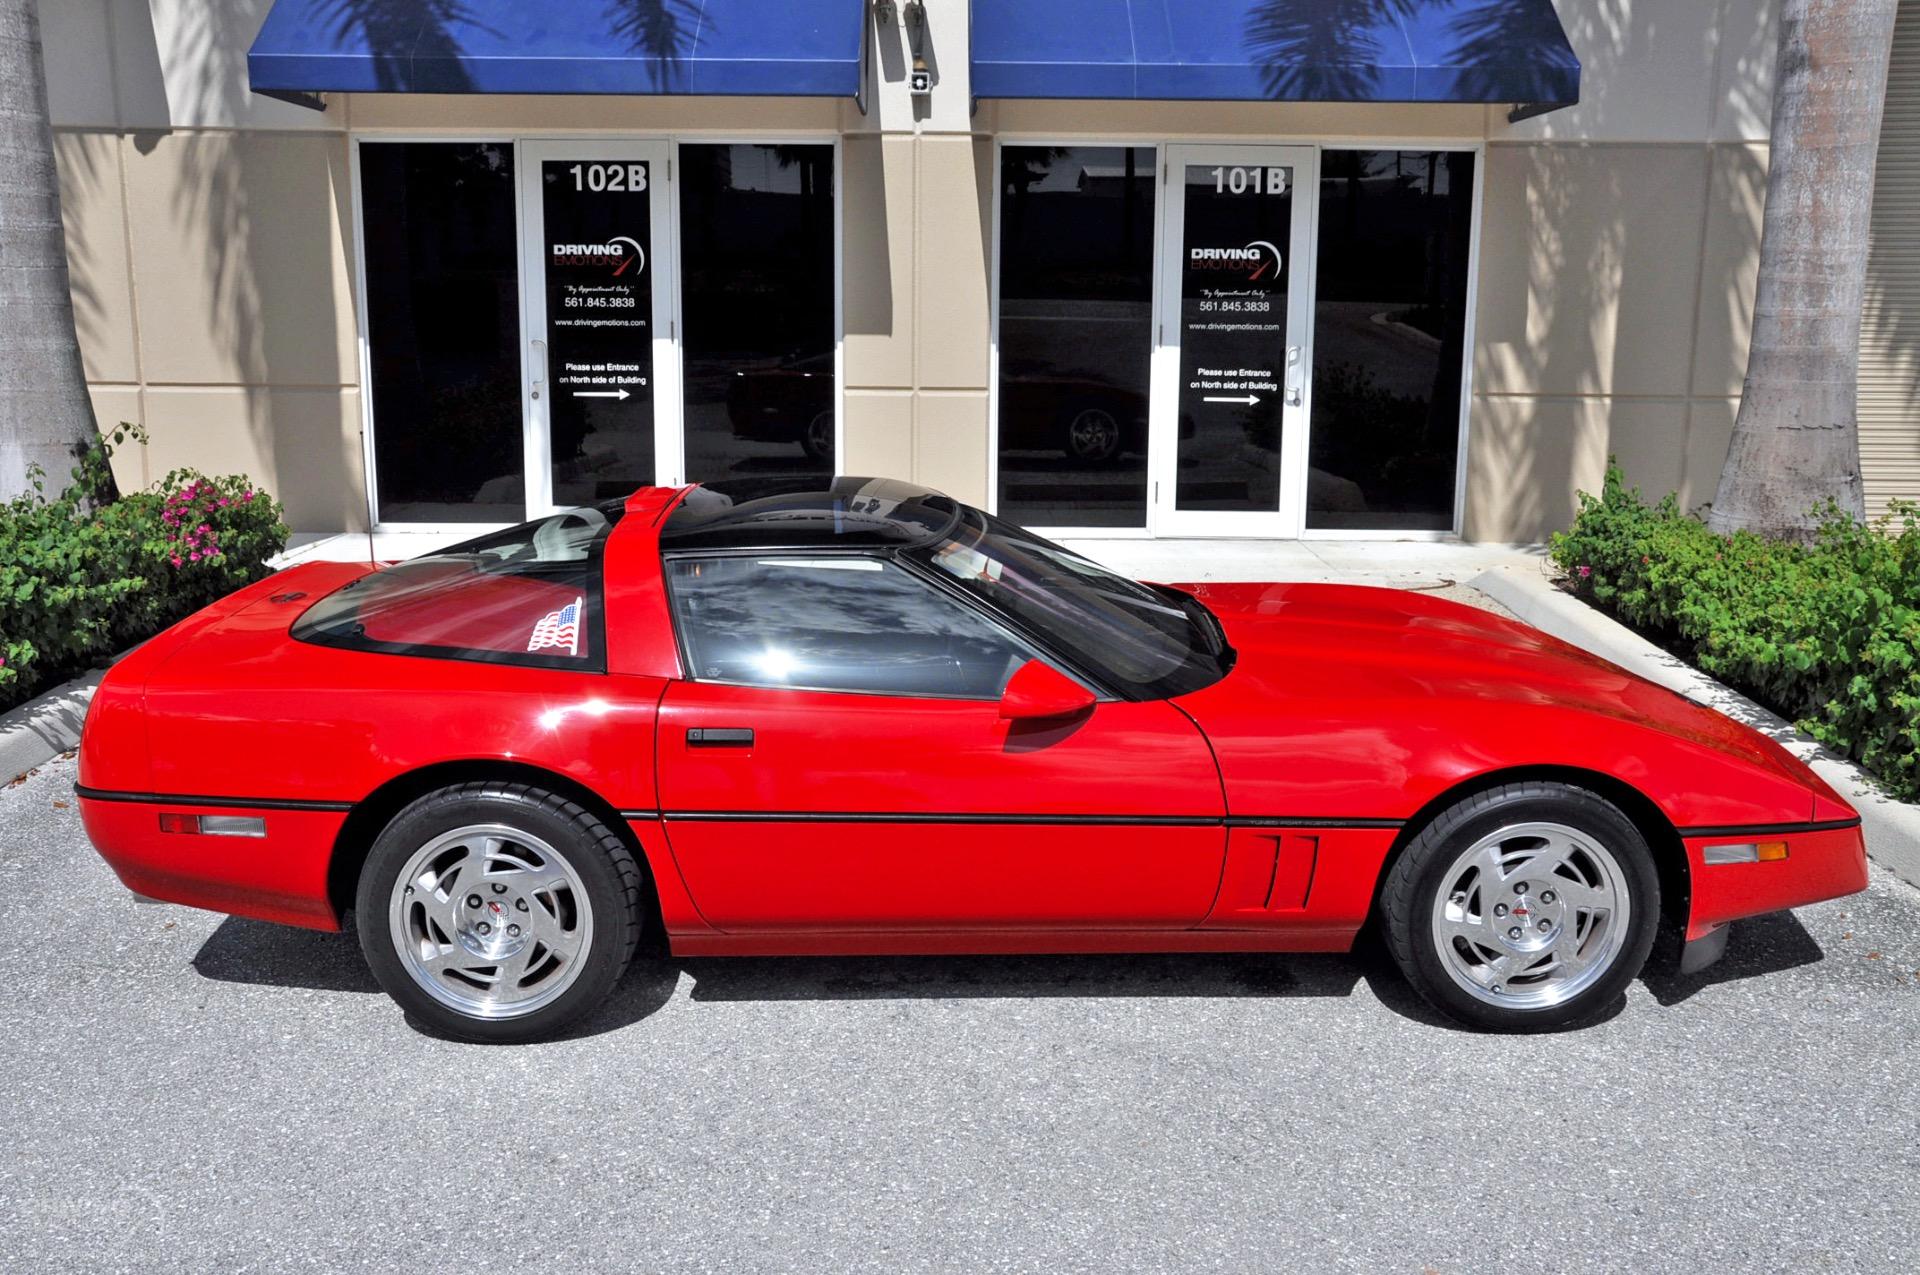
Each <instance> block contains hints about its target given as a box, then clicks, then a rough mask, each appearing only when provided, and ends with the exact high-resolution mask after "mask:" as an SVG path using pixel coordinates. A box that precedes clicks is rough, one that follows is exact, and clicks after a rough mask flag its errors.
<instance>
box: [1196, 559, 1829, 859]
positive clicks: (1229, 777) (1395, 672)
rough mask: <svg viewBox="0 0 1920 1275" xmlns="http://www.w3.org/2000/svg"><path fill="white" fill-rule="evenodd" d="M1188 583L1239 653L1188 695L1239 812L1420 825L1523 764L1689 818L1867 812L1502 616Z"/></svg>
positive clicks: (1613, 669)
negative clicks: (1570, 774) (1385, 818)
mask: <svg viewBox="0 0 1920 1275" xmlns="http://www.w3.org/2000/svg"><path fill="white" fill-rule="evenodd" d="M1179 587H1180V588H1182V589H1184V590H1185V591H1187V592H1189V593H1192V594H1193V595H1194V596H1195V597H1197V598H1199V599H1200V600H1201V601H1202V602H1203V603H1205V604H1206V605H1207V607H1208V608H1210V609H1211V610H1212V611H1213V612H1214V614H1215V615H1217V616H1218V617H1219V618H1220V621H1221V624H1222V626H1223V627H1224V628H1225V629H1226V634H1227V640H1228V642H1229V643H1230V644H1231V645H1232V646H1233V648H1234V650H1235V652H1236V655H1237V659H1236V662H1235V664H1234V667H1233V669H1232V671H1231V672H1230V673H1229V674H1228V675H1227V677H1226V678H1224V679H1222V680H1221V681H1220V682H1218V683H1216V684H1214V685H1213V686H1211V687H1208V688H1206V689H1204V690H1201V691H1198V692H1195V693H1193V694H1191V695H1187V696H1183V697H1181V698H1180V699H1179V700H1178V701H1177V702H1178V703H1179V704H1180V705H1181V707H1182V708H1184V709H1186V710H1187V711H1188V712H1189V713H1190V714H1192V716H1193V717H1194V719H1195V721H1197V722H1198V723H1199V725H1200V727H1201V729H1202V730H1204V731H1205V732H1206V733H1207V736H1208V738H1209V739H1210V740H1212V741H1213V742H1214V745H1215V749H1216V752H1217V753H1218V754H1219V756H1220V759H1221V767H1222V771H1223V773H1224V774H1225V777H1226V781H1227V786H1228V797H1229V804H1230V806H1233V807H1235V808H1236V810H1237V812H1238V813H1258V814H1261V815H1285V814H1295V813H1298V814H1314V815H1327V816H1343V815H1349V814H1353V815H1377V814H1382V813H1385V814H1388V815H1389V816H1390V817H1407V816H1409V815H1411V814H1412V813H1413V812H1414V810H1416V809H1417V808H1418V805H1419V804H1420V803H1421V801H1422V800H1423V798H1424V797H1425V796H1430V795H1433V794H1437V793H1438V792H1440V791H1444V789H1445V788H1446V787H1450V786H1451V785H1452V784H1454V783H1457V782H1460V781H1461V780H1463V779H1466V778H1470V777H1471V776H1473V775H1474V774H1477V773H1485V772H1488V771H1493V770H1501V769H1508V768H1525V767H1563V768H1579V769H1585V770H1592V771H1595V772H1598V773H1602V774H1606V775H1610V776H1613V777H1616V778H1618V779H1620V780H1623V781H1625V782H1628V783H1631V784H1634V785H1635V786H1636V787H1639V788H1640V789H1641V790H1642V791H1643V792H1645V793H1646V794H1647V795H1649V796H1651V797H1653V798H1654V800H1655V801H1656V803H1657V804H1660V805H1661V806H1662V807H1663V808H1664V809H1666V810H1667V812H1668V814H1669V815H1670V817H1673V818H1674V820H1675V822H1676V823H1678V824H1680V825H1681V826H1687V825H1688V824H1690V823H1693V822H1699V823H1702V824H1710V823H1722V824H1732V823H1739V822H1761V821H1764V820H1785V819H1792V820H1806V819H1809V818H1815V817H1820V818H1842V817H1847V816H1850V815H1851V813H1852V812H1851V810H1849V809H1847V807H1846V804H1845V802H1844V801H1843V800H1842V799H1841V798H1840V797H1839V795H1838V794H1836V793H1834V792H1833V791H1832V790H1831V789H1829V788H1827V786H1826V785H1825V784H1824V783H1822V782H1821V781H1820V780H1819V779H1818V778H1817V777H1816V776H1814V775H1813V773H1812V772H1811V771H1810V770H1808V769H1807V768H1806V767H1805V766H1803V765H1802V764H1801V763H1800V762H1799V761H1798V760H1796V759H1795V758H1794V757H1793V756H1792V755H1791V754H1790V753H1788V752H1787V751H1786V750H1785V749H1783V748H1781V747H1780V746H1779V745H1778V744H1776V743H1774V742H1773V741H1772V740H1770V739H1768V738H1766V737H1765V736H1763V735H1761V734H1760V733H1758V732H1757V731H1754V730H1752V729H1750V728H1748V727H1746V726H1743V725H1741V724H1740V723H1738V722H1735V721H1733V720H1731V719H1730V718H1728V717H1725V716H1723V715H1722V714H1720V713H1717V712H1715V711H1713V710H1712V709H1709V708H1706V707H1704V706H1702V705H1699V704H1696V703H1693V702H1692V701H1690V700H1688V699H1686V698H1684V697H1682V696H1680V695H1678V694H1675V693H1674V692H1672V691H1669V690H1667V689H1666V688H1664V687H1661V686H1658V685H1656V684H1655V683H1652V682H1649V681H1647V680H1646V679H1644V678H1641V677H1638V676H1635V675H1634V674H1632V673H1629V672H1627V671H1626V670H1624V669H1622V668H1620V667H1619V666H1617V665H1614V664H1611V663H1609V662H1607V661H1606V660H1603V659H1601V658H1600V657H1598V656H1596V655H1593V654H1591V653H1589V652H1586V651H1583V650H1580V649H1579V648H1577V647H1574V646H1571V645H1569V644H1567V643H1565V642H1562V641H1560V640H1558V639H1556V638H1553V637H1550V636H1548V635H1547V634H1545V633H1542V632H1540V631H1539V630H1537V629H1534V628H1530V627H1528V626H1526V625H1524V624H1519V623H1516V622H1515V621H1512V620H1508V619H1505V618H1503V617H1501V616H1497V615H1494V614H1492V613H1491V612H1488V611H1483V610H1479V609H1477V608H1474V607H1469V606H1465V605H1462V604H1460V603H1457V602H1451V601H1448V600H1446V599H1442V598H1436V597H1433V596H1431V595H1429V594H1425V593H1421V592H1415V591H1409V590H1400V589H1383V588H1371V587H1364V586H1357V585H1331V584H1193V585H1182V586H1179ZM1689 786H1691V787H1692V788H1694V789H1696V791H1691V792H1689V791H1687V789H1688V788H1689ZM1236 796H1237V797H1238V801H1236V800H1235V798H1236ZM1249 803H1252V804H1255V805H1259V806H1262V807H1272V806H1274V805H1275V803H1280V804H1281V805H1282V806H1284V807H1285V808H1284V809H1283V808H1272V809H1260V810H1258V811H1251V810H1247V809H1245V807H1246V806H1247V805H1248V804H1249Z"/></svg>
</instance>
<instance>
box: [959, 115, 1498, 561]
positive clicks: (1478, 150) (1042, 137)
mask: <svg viewBox="0 0 1920 1275" xmlns="http://www.w3.org/2000/svg"><path fill="white" fill-rule="evenodd" d="M1174 145H1182V146H1184V145H1220V146H1259V145H1274V146H1311V147H1313V148H1314V149H1315V150H1317V151H1318V152H1319V153H1320V157H1321V159H1322V161H1323V164H1322V167H1324V160H1325V157H1326V152H1328V151H1330V150H1383V151H1388V150H1404V151H1456V152H1465V153H1468V154H1471V155H1472V156H1473V157H1474V164H1473V190H1472V192H1471V198H1472V207H1471V210H1470V213H1469V218H1470V220H1469V225H1468V242H1467V266H1466V269H1467V295H1466V303H1465V304H1466V314H1465V315H1464V316H1463V321H1462V327H1461V352H1460V424H1459V434H1458V440H1457V444H1456V446H1457V451H1456V453H1455V457H1454V481H1453V518H1452V523H1451V525H1450V526H1449V527H1448V528H1447V529H1445V530H1423V529H1400V528H1390V527H1382V528H1346V527H1338V528H1315V527H1308V526H1306V525H1305V521H1306V517H1307V514H1308V511H1307V510H1306V509H1305V508H1304V505H1303V507H1302V527H1301V531H1300V533H1299V536H1298V538H1299V539H1300V540H1405V541H1429V542H1457V541H1459V540H1460V539H1461V538H1462V534H1461V533H1462V527H1463V523H1464V519H1465V517H1466V497H1467V464H1468V459H1469V453H1468V448H1469V444H1470V442H1471V425H1472V419H1473V362H1474V360H1473V352H1474V321H1475V318H1476V315H1477V312H1478V310H1479V302H1480V239H1481V231H1482V228H1483V224H1482V223H1483V216H1484V205H1485V195H1486V181H1487V144H1486V142H1485V141H1484V140H1483V139H1476V138H1461V137H1429V138H1420V137H1406V136H1394V137H1369V136H1365V135H1345V136H1341V135H1327V134H1313V135H1305V136H1295V135H1291V134H1269V133H1207V134H1167V135H1163V136H1159V137H1154V138H1143V137H1141V136H1140V135H1138V134H1112V133H1072V132H1068V133H1056V132H1040V133H1034V132H1006V133H1000V134H997V135H996V136H995V137H994V144H993V168H992V181H993V191H992V195H993V208H992V221H993V229H992V241H991V242H992V261H991V262H990V263H989V273H990V283H989V287H990V296H989V298H988V307H989V308H988V314H989V319H988V335H987V378H988V379H987V419H988V428H987V508H988V510H990V511H992V512H994V513H998V512H999V503H1000V205H1001V197H1002V192H1001V190H1000V171H1001V151H1002V150H1003V149H1004V148H1005V147H1008V146H1131V147H1145V148H1148V149H1151V150H1152V151H1153V155H1154V163H1155V165H1156V166H1159V167H1163V166H1164V165H1165V164H1166V162H1167V148H1168V147H1169V146H1174ZM1154 190H1155V195H1154V202H1153V252H1154V260H1153V279H1154V293H1153V313H1154V315H1155V316H1156V318H1157V317H1158V315H1159V313H1160V301H1161V297H1160V293H1161V288H1162V281H1161V275H1162V274H1163V273H1164V263H1163V262H1162V260H1161V257H1162V254H1163V252H1164V250H1165V238H1166V235H1165V224H1166V202H1167V201H1166V193H1165V192H1166V184H1165V183H1164V182H1160V181H1156V182H1155V185H1154ZM1320 202H1321V201H1320V198H1319V194H1318V191H1317V189H1316V192H1315V196H1314V199H1313V200H1312V209H1311V212H1310V217H1311V220H1312V230H1311V234H1312V242H1313V243H1314V245H1315V249H1314V251H1315V265H1316V267H1317V265H1318V254H1319V237H1320ZM1314 277H1315V278H1316V279H1317V278H1318V271H1317V269H1316V270H1315V271H1314ZM1310 307H1311V302H1310ZM1306 335H1307V339H1308V343H1309V344H1308V346H1307V348H1309V349H1311V340H1312V331H1311V325H1309V331H1308V333H1307V334H1306ZM1154 392H1155V389H1154V387H1151V386H1150V387H1149V397H1151V396H1152V394H1153V393H1154ZM1306 407H1307V422H1308V429H1309V430H1311V429H1312V411H1313V373H1312V367H1311V365H1309V366H1308V369H1307V403H1306ZM1303 441H1306V442H1308V443H1309V444H1310V436H1309V439H1308V440H1303ZM1303 452H1305V453H1306V454H1308V455H1310V454H1311V450H1310V445H1309V447H1307V448H1303ZM1148 469H1149V475H1151V470H1152V459H1151V457H1149V461H1148ZM1151 481H1152V480H1151V476H1149V480H1148V482H1149V486H1148V489H1147V493H1146V503H1147V509H1146V513H1145V515H1144V517H1145V519H1146V522H1145V523H1144V524H1143V525H1142V526H1139V527H1071V526H1062V527H1038V526H1036V527H1034V528H1032V530H1033V531H1035V532H1037V533H1039V534H1041V535H1045V536H1049V537H1052V538H1055V539H1074V540H1150V539H1154V538H1155V536H1154V534H1153V532H1152V530H1151V529H1150V528H1151V519H1152V517H1153V511H1152V503H1153V501H1152V487H1151ZM1300 481H1302V482H1303V483H1304V481H1305V475H1304V474H1302V475H1301V476H1300ZM1167 538H1175V537H1167ZM1178 538H1183V539H1184V538H1190V537H1178Z"/></svg>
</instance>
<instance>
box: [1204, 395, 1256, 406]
mask: <svg viewBox="0 0 1920 1275" xmlns="http://www.w3.org/2000/svg"><path fill="white" fill-rule="evenodd" d="M1200 401H1201V402H1202V403H1245V404H1246V405H1247V406H1248V407H1252V406H1253V405H1254V404H1255V403H1258V402H1259V401H1260V396H1259V395H1258V394H1247V395H1244V396H1242V397H1239V398H1234V397H1230V396H1227V395H1216V394H1209V395H1207V396H1206V397H1205V398H1203V399H1201V400H1200Z"/></svg>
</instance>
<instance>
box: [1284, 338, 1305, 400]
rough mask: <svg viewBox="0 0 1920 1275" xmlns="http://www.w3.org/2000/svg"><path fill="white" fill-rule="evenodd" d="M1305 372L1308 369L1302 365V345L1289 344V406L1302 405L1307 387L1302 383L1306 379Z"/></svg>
mask: <svg viewBox="0 0 1920 1275" xmlns="http://www.w3.org/2000/svg"><path fill="white" fill-rule="evenodd" d="M1305 372H1306V369H1305V368H1303V367H1301V366H1300V347H1299V346H1297V345H1289V346H1288V347H1287V406H1288V407H1298V406H1300V403H1301V400H1302V396H1303V395H1304V394H1305V387H1304V386H1303V385H1302V382H1303V381H1304V380H1305V379H1306V376H1305Z"/></svg>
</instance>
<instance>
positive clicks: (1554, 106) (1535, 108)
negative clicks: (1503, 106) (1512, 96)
mask: <svg viewBox="0 0 1920 1275" xmlns="http://www.w3.org/2000/svg"><path fill="white" fill-rule="evenodd" d="M1566 105H1567V103H1565V102H1520V103H1518V104H1516V105H1515V106H1514V108H1513V109H1512V110H1510V111H1508V112H1507V123H1509V124H1518V123H1519V122H1520V121H1521V120H1530V119H1532V118H1533V117H1534V116H1536V115H1545V114H1546V113H1547V112H1548V111H1557V110H1559V109H1560V108H1561V107H1563V106H1566Z"/></svg>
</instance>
